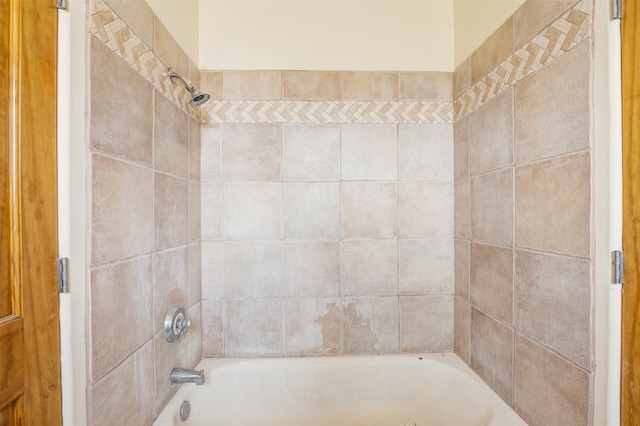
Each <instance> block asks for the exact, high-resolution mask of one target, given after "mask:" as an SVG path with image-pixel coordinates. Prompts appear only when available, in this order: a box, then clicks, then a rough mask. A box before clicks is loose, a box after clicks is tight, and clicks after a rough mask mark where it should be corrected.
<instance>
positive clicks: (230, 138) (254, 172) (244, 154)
mask: <svg viewBox="0 0 640 426" xmlns="http://www.w3.org/2000/svg"><path fill="white" fill-rule="evenodd" d="M281 153H282V142H281V129H280V125H279V124H265V123H262V124H224V125H223V127H222V176H223V178H224V179H225V180H269V181H278V180H280V157H281Z"/></svg>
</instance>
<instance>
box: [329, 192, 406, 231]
mask: <svg viewBox="0 0 640 426" xmlns="http://www.w3.org/2000/svg"><path fill="white" fill-rule="evenodd" d="M397 198H398V191H397V187H396V183H395V182H343V183H342V184H341V207H342V237H343V238H385V237H387V238H388V237H397V236H398V208H397Z"/></svg>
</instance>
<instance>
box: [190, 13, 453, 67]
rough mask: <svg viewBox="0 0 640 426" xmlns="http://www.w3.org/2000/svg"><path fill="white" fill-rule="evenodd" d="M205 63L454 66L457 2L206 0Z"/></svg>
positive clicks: (202, 37) (202, 35)
mask: <svg viewBox="0 0 640 426" xmlns="http://www.w3.org/2000/svg"><path fill="white" fill-rule="evenodd" d="M200 68H201V69H222V70H224V69H237V70H280V69H296V70H388V71H392V70H402V71H405V70H408V71H411V70H425V71H453V0H421V1H323V0H320V1H315V0H310V1H209V0H203V1H202V2H201V3H200Z"/></svg>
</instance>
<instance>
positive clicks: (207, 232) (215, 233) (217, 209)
mask: <svg viewBox="0 0 640 426" xmlns="http://www.w3.org/2000/svg"><path fill="white" fill-rule="evenodd" d="M200 205H201V207H202V211H201V213H200V214H201V216H200V221H201V224H200V235H201V236H202V239H203V240H219V239H221V238H222V205H223V201H222V183H220V182H203V183H202V184H200Z"/></svg>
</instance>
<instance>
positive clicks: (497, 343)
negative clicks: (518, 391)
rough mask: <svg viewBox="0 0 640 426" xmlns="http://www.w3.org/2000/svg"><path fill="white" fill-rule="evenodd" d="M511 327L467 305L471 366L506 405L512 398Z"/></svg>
mask: <svg viewBox="0 0 640 426" xmlns="http://www.w3.org/2000/svg"><path fill="white" fill-rule="evenodd" d="M513 339H514V337H513V330H512V329H511V328H509V327H506V326H505V325H503V324H501V323H499V322H498V321H496V320H494V319H493V318H491V317H489V316H487V315H485V314H483V313H482V312H480V311H478V310H477V309H475V308H471V368H473V370H474V371H475V372H476V373H478V375H479V376H480V377H481V378H482V379H483V380H484V381H485V383H487V384H488V385H489V386H490V387H491V388H492V389H493V390H494V391H496V393H497V394H498V395H500V397H501V398H502V399H504V400H505V402H506V403H507V404H511V403H512V401H513V397H512V395H513V347H514V341H513Z"/></svg>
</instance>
